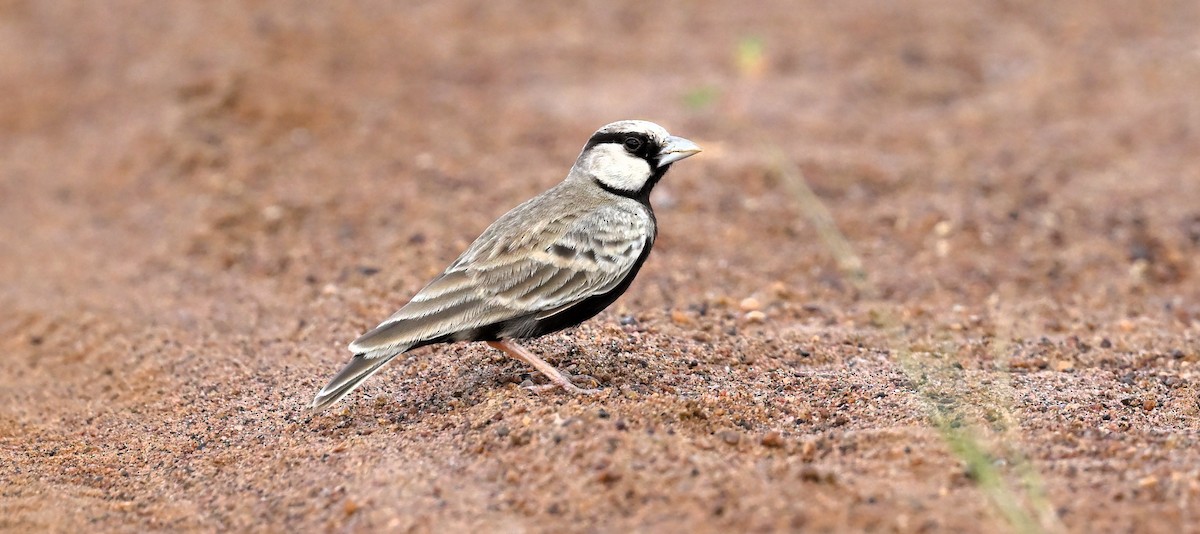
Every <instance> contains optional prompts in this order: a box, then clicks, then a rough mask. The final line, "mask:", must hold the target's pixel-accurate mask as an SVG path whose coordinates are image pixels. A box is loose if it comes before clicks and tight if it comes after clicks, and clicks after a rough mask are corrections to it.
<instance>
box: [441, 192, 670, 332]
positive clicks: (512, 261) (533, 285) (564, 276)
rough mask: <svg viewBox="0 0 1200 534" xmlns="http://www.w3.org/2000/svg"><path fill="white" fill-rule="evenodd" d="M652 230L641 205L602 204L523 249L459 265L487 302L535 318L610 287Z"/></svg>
mask: <svg viewBox="0 0 1200 534" xmlns="http://www.w3.org/2000/svg"><path fill="white" fill-rule="evenodd" d="M654 231H655V229H654V222H653V219H651V218H650V217H649V215H648V214H647V213H646V212H645V211H644V208H642V207H641V206H637V207H634V208H630V207H626V206H619V205H617V206H613V205H604V206H601V207H599V208H596V209H593V210H591V211H589V212H587V213H586V214H583V215H582V216H580V217H578V218H577V219H575V220H574V221H572V223H571V224H569V225H567V226H566V227H565V229H564V231H562V232H559V233H557V234H556V235H554V237H553V238H546V239H535V240H533V242H531V243H530V244H531V245H532V246H530V247H529V248H528V249H526V250H522V251H518V252H516V253H506V252H503V251H501V252H499V253H494V252H491V251H485V255H482V257H476V258H474V259H473V260H472V261H469V262H467V263H466V264H465V265H464V266H465V267H466V272H467V273H468V275H469V276H470V277H471V278H472V279H473V280H475V281H476V284H477V285H478V287H479V288H480V291H481V293H483V294H485V295H487V301H488V302H489V303H492V304H494V305H498V306H504V307H507V308H512V309H517V310H521V311H522V312H524V313H537V314H538V315H537V318H538V319H541V318H544V317H547V316H549V315H552V314H553V313H554V312H557V311H559V310H561V309H565V308H567V307H570V306H571V305H574V304H576V303H578V302H580V301H582V300H584V299H586V298H588V297H591V296H593V295H600V294H604V293H607V292H609V291H612V290H613V289H614V288H615V287H616V286H617V285H618V284H620V283H621V281H622V280H624V279H625V277H626V276H628V275H629V273H630V270H631V269H633V267H634V266H635V265H636V264H637V261H638V258H639V257H640V256H641V255H642V252H643V251H644V250H645V249H646V247H648V246H650V244H651V242H652V240H653V239H654ZM547 237H549V236H547Z"/></svg>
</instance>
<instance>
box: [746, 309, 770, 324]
mask: <svg viewBox="0 0 1200 534" xmlns="http://www.w3.org/2000/svg"><path fill="white" fill-rule="evenodd" d="M746 320H747V321H749V322H751V323H761V322H763V321H766V320H767V314H765V313H763V312H760V311H758V310H755V311H752V312H750V313H747V314H746Z"/></svg>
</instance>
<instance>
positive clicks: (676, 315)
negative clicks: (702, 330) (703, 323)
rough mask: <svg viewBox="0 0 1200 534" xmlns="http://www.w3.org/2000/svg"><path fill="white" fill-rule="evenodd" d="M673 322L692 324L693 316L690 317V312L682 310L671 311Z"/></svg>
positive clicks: (681, 324)
mask: <svg viewBox="0 0 1200 534" xmlns="http://www.w3.org/2000/svg"><path fill="white" fill-rule="evenodd" d="M671 322H673V323H675V324H677V325H680V326H683V325H688V324H692V318H691V317H688V314H687V313H685V312H683V311H681V310H674V311H672V312H671Z"/></svg>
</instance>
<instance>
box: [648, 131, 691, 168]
mask: <svg viewBox="0 0 1200 534" xmlns="http://www.w3.org/2000/svg"><path fill="white" fill-rule="evenodd" d="M699 152H700V146H699V145H697V144H696V143H693V142H691V141H688V140H687V139H684V138H682V137H675V136H673V135H672V136H671V137H668V138H667V141H666V142H665V143H663V147H662V150H660V151H658V166H659V167H662V166H664V165H669V164H671V163H675V162H676V161H679V160H681V159H683V158H686V157H688V156H691V155H693V154H696V153H699Z"/></svg>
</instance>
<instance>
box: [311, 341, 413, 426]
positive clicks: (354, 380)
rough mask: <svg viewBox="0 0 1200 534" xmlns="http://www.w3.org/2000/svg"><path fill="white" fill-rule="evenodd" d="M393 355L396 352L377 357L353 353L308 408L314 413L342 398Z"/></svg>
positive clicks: (394, 355)
mask: <svg viewBox="0 0 1200 534" xmlns="http://www.w3.org/2000/svg"><path fill="white" fill-rule="evenodd" d="M395 357H396V354H393V355H391V356H382V357H378V358H367V357H366V355H365V354H358V355H355V356H354V359H352V360H350V363H348V364H346V367H343V368H342V370H341V372H339V373H338V374H337V376H335V377H333V380H330V381H329V384H328V385H326V386H325V387H323V388H321V391H318V392H317V397H316V398H314V399H313V401H312V404H311V405H309V409H310V410H312V413H314V414H315V413H318V412H321V411H323V410H325V409H326V408H328V407H330V406H332V405H333V404H334V403H335V402H337V401H339V400H342V397H345V396H346V395H348V394H349V393H350V392H351V391H354V388H357V387H358V385H359V384H362V382H363V380H366V379H368V378H370V377H371V375H373V374H375V372H376V371H379V369H380V368H381V367H383V364H385V363H387V362H389V361H391V360H392V358H395Z"/></svg>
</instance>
